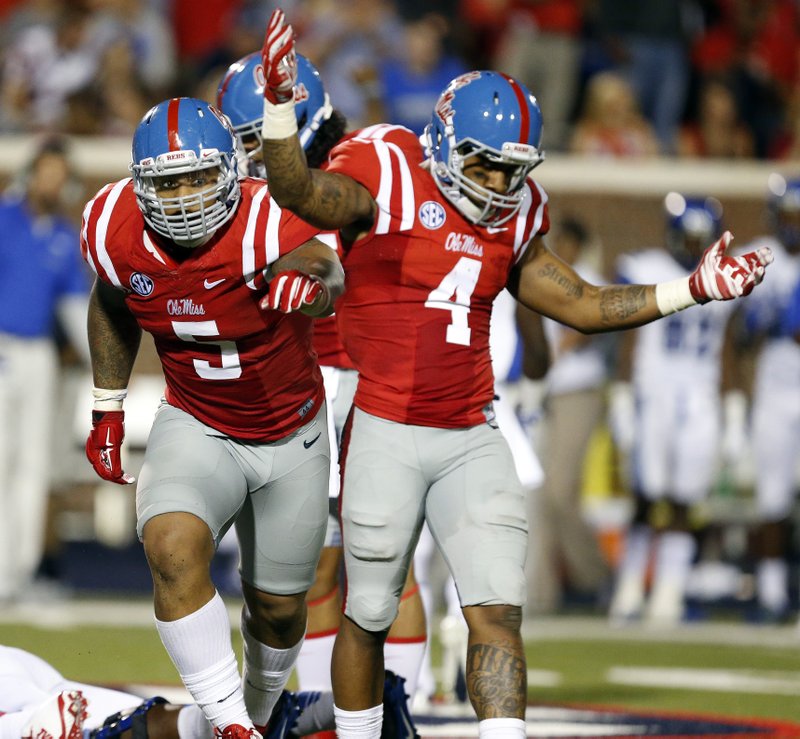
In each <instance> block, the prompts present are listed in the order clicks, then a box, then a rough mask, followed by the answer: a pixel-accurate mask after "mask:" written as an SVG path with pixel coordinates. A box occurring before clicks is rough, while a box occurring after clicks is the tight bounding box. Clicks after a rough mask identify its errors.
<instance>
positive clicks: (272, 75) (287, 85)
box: [261, 8, 297, 105]
mask: <svg viewBox="0 0 800 739" xmlns="http://www.w3.org/2000/svg"><path fill="white" fill-rule="evenodd" d="M261 63H262V64H263V66H264V80H265V81H264V97H265V98H266V99H267V100H268V101H269V102H270V103H273V104H274V105H277V104H278V103H285V102H288V101H289V100H293V99H294V84H295V82H296V81H297V55H296V53H295V48H294V30H293V29H292V27H291V26H290V25H289V24H288V23H287V22H286V16H285V15H284V13H283V11H282V10H281V9H280V8H276V9H275V10H273V11H272V15H271V16H270V17H269V23H268V24H267V32H266V34H265V36H264V46H263V47H262V49H261Z"/></svg>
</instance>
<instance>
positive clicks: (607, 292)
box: [600, 285, 647, 326]
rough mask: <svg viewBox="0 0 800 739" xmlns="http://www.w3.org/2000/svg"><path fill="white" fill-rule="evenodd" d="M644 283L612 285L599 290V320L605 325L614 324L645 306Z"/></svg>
mask: <svg viewBox="0 0 800 739" xmlns="http://www.w3.org/2000/svg"><path fill="white" fill-rule="evenodd" d="M646 302H647V287H646V286H645V285H613V286H610V287H604V288H603V289H602V290H601V291H600V320H601V321H602V323H603V324H604V325H606V326H616V325H618V324H620V323H621V322H624V321H626V320H627V319H628V318H630V317H631V316H633V315H635V314H636V313H637V312H638V311H640V310H642V308H644V307H645V304H646Z"/></svg>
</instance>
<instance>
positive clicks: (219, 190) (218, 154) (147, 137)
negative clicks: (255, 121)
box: [131, 97, 241, 246]
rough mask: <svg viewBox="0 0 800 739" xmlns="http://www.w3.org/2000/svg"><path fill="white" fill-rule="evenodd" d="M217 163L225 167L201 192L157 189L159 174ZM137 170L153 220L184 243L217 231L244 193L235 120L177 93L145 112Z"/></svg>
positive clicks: (139, 193)
mask: <svg viewBox="0 0 800 739" xmlns="http://www.w3.org/2000/svg"><path fill="white" fill-rule="evenodd" d="M212 167H216V168H218V170H219V174H218V176H217V180H216V182H215V183H214V184H213V185H211V186H210V187H207V188H205V189H204V190H201V191H200V192H198V193H196V194H193V195H185V196H179V197H159V196H158V194H157V192H156V187H155V184H156V178H163V177H165V176H167V175H182V174H186V173H188V172H198V171H200V170H205V169H211V168H212ZM131 172H133V189H134V192H135V193H136V200H137V203H138V204H139V208H140V210H141V211H142V214H143V215H144V219H145V221H146V222H147V224H148V225H149V226H150V227H151V228H152V229H153V230H154V231H156V232H157V233H159V234H161V235H162V236H166V237H167V238H169V239H172V240H173V241H175V242H177V243H179V244H181V245H182V246H196V245H198V244H199V243H200V242H202V241H204V240H205V239H206V237H208V236H211V234H213V233H214V232H215V231H216V230H217V229H218V228H219V227H220V226H222V224H224V223H225V222H226V221H227V220H228V219H229V218H230V217H231V216H232V215H233V213H234V211H235V210H236V206H237V205H238V203H239V197H240V195H241V191H240V189H239V179H238V174H237V162H236V134H235V133H234V132H233V128H231V125H230V121H229V120H228V119H227V118H226V117H225V116H224V115H223V114H222V113H220V112H219V111H218V110H217V109H216V108H215V107H214V106H212V105H209V104H208V103H206V102H205V101H203V100H196V99H195V98H186V97H182V98H171V99H170V100H165V101H164V102H161V103H159V104H158V105H156V106H154V107H152V108H151V109H150V110H149V111H147V113H145V115H144V118H142V120H141V122H140V123H139V125H138V126H137V128H136V131H135V133H134V134H133V149H132V163H131Z"/></svg>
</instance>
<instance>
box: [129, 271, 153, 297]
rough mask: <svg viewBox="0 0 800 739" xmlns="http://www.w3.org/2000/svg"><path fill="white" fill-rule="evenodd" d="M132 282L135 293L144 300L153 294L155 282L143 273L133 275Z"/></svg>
mask: <svg viewBox="0 0 800 739" xmlns="http://www.w3.org/2000/svg"><path fill="white" fill-rule="evenodd" d="M130 282H131V287H132V288H133V291H134V292H135V293H137V294H138V295H141V296H142V297H143V298H146V297H147V296H148V295H150V293H152V292H153V281H152V280H151V279H150V278H149V277H148V276H147V275H146V274H143V273H142V272H134V273H133V274H132V275H131V280H130Z"/></svg>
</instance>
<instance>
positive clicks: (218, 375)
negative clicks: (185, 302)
mask: <svg viewBox="0 0 800 739" xmlns="http://www.w3.org/2000/svg"><path fill="white" fill-rule="evenodd" d="M172 329H173V331H175V334H176V335H177V337H178V338H179V339H182V340H183V341H190V342H191V343H193V344H200V345H201V346H208V345H209V344H216V345H217V346H218V347H219V349H220V352H221V354H222V361H221V366H220V367H214V366H213V365H212V364H211V362H209V361H208V360H207V359H197V358H194V359H193V360H192V362H193V363H194V371H195V372H197V374H198V375H200V377H202V378H203V379H204V380H235V379H236V378H237V377H241V374H242V364H241V362H240V361H239V352H238V351H236V342H235V341H213V340H211V339H208V338H206V337H211V336H219V329H217V322H216V321H173V322H172ZM198 337H202V341H198Z"/></svg>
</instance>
